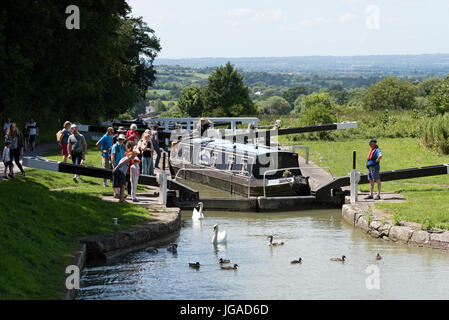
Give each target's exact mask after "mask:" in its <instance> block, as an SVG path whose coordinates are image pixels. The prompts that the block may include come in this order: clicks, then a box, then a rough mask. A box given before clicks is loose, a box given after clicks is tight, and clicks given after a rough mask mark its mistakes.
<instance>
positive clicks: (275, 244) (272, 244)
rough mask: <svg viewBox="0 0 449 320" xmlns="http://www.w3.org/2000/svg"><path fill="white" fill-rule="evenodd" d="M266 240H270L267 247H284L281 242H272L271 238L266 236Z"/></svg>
mask: <svg viewBox="0 0 449 320" xmlns="http://www.w3.org/2000/svg"><path fill="white" fill-rule="evenodd" d="M268 238H269V239H270V242H269V243H268V245H269V246H270V247H276V246H283V245H284V243H283V242H273V236H268Z"/></svg>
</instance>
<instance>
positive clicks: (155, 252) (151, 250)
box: [145, 248, 159, 254]
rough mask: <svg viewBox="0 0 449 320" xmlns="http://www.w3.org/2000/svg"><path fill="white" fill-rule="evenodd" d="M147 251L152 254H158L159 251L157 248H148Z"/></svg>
mask: <svg viewBox="0 0 449 320" xmlns="http://www.w3.org/2000/svg"><path fill="white" fill-rule="evenodd" d="M145 251H146V252H148V253H151V254H157V253H158V252H159V251H158V250H157V249H156V248H148V249H145Z"/></svg>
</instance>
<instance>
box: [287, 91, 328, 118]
mask: <svg viewBox="0 0 449 320" xmlns="http://www.w3.org/2000/svg"><path fill="white" fill-rule="evenodd" d="M316 105H319V106H320V107H321V108H323V109H326V110H333V104H332V99H331V97H330V96H329V94H328V93H326V92H321V93H312V94H309V95H307V96H301V97H298V99H296V101H295V108H294V109H293V111H292V113H296V114H303V113H304V112H305V111H306V110H307V109H310V108H311V107H313V106H316Z"/></svg>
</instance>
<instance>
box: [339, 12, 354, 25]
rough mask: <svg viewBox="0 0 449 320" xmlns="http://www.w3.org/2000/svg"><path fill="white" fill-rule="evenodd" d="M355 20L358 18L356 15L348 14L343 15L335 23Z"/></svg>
mask: <svg viewBox="0 0 449 320" xmlns="http://www.w3.org/2000/svg"><path fill="white" fill-rule="evenodd" d="M357 18H358V16H357V15H356V14H354V13H350V12H348V13H345V14H344V15H342V16H340V17H339V18H338V19H337V21H338V23H348V22H350V21H352V20H355V19H357Z"/></svg>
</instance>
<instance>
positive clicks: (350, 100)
mask: <svg viewBox="0 0 449 320" xmlns="http://www.w3.org/2000/svg"><path fill="white" fill-rule="evenodd" d="M367 92H368V90H367V89H366V88H355V89H350V90H348V97H347V102H346V105H347V106H350V107H361V106H362V100H363V97H364V96H365V94H366V93H367Z"/></svg>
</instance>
